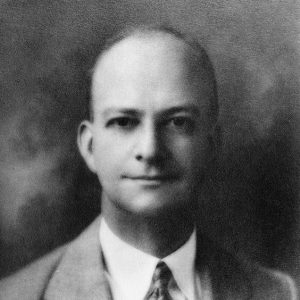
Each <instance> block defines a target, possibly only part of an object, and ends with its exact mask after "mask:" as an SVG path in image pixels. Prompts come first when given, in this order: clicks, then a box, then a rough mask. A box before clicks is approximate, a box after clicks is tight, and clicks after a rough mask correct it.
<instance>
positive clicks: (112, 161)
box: [93, 139, 124, 178]
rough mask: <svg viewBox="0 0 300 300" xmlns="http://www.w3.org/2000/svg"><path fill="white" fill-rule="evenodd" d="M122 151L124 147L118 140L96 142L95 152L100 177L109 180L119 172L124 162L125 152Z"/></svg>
mask: <svg viewBox="0 0 300 300" xmlns="http://www.w3.org/2000/svg"><path fill="white" fill-rule="evenodd" d="M122 150H124V147H122V144H121V143H120V142H118V141H116V140H114V141H113V140H111V139H101V140H100V139H99V140H95V143H94V148H93V152H94V158H95V164H96V168H97V173H98V176H99V177H101V178H107V177H110V176H113V174H114V173H116V172H117V171H118V169H119V168H120V167H121V165H122V161H123V160H124V151H122Z"/></svg>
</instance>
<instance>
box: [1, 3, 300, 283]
mask: <svg viewBox="0 0 300 300" xmlns="http://www.w3.org/2000/svg"><path fill="white" fill-rule="evenodd" d="M299 8H300V6H299V3H298V1H292V0H285V1H279V0H273V1H271V0H270V1H267V0H265V1H262V0H260V1H258V0H257V1H249V0H247V1H246V0H228V1H225V0H223V1H222V0H213V1H196V0H191V1H179V0H155V1H154V0H150V1H149V0H134V1H130V0H126V1H125V0H124V1H117V0H115V1H112V0H109V1H108V0H107V1H99V0H85V1H70V0H65V1H55V0H53V1H46V0H31V1H23V0H18V1H5V0H1V1H0V42H1V43H0V138H1V144H0V192H1V193H0V253H1V256H0V270H1V271H0V276H4V275H5V274H8V273H10V272H12V271H14V270H16V269H17V268H19V267H21V266H22V265H24V264H25V263H27V262H29V261H31V260H33V259H34V258H36V257H38V256H40V255H42V254H43V253H45V252H47V251H49V250H50V249H52V248H54V247H55V246H57V245H59V244H61V243H63V242H65V241H66V240H69V239H71V238H72V237H74V236H75V235H76V234H77V233H78V232H79V231H81V230H82V229H83V228H84V227H85V226H86V225H87V224H88V223H90V222H91V221H92V219H93V218H94V217H95V216H96V215H97V214H98V213H99V211H100V200H99V185H98V184H97V181H96V180H95V178H94V177H93V176H92V175H91V174H89V173H88V172H87V170H86V168H85V167H84V164H83V162H82V160H81V159H80V158H79V155H78V152H77V150H76V145H75V138H76V129H77V128H76V127H77V124H78V122H79V120H80V119H81V118H82V117H83V115H84V104H85V101H86V99H87V97H88V82H87V80H86V78H85V76H84V75H85V73H86V71H87V70H88V69H89V68H90V67H91V66H92V64H93V62H94V59H95V56H96V55H97V53H98V52H99V50H100V49H101V45H102V44H103V41H104V39H105V38H106V37H107V36H109V35H110V34H111V33H113V32H115V31H116V30H118V29H120V28H121V27H122V26H124V25H125V24H135V23H149V22H164V23H168V24H172V25H175V26H176V27H177V28H179V29H181V30H184V31H186V32H189V33H192V34H193V35H194V36H196V37H197V38H198V39H199V41H200V42H201V43H202V44H203V45H204V46H205V47H206V49H207V50H208V52H209V54H210V56H211V59H212V61H213V64H214V66H215V69H216V73H217V80H218V85H219V98H220V99H219V101H220V125H221V126H222V131H223V143H222V151H221V153H220V157H219V162H218V165H217V167H216V170H215V171H214V172H212V174H211V175H210V176H208V180H207V183H206V185H205V188H204V189H203V193H202V195H201V197H200V198H201V199H200V207H201V211H200V214H199V223H200V225H201V228H202V229H203V231H205V232H207V233H209V235H210V236H211V237H212V238H213V239H215V240H217V241H219V242H220V243H221V244H223V245H225V246H226V247H227V248H229V249H231V250H232V251H234V252H238V253H241V254H245V255H247V256H248V257H250V258H252V259H255V260H258V261H260V262H261V263H262V264H264V265H267V266H271V267H276V268H279V269H281V270H285V271H287V272H289V273H290V274H292V275H293V276H294V277H295V278H296V279H297V281H298V284H300V263H299V262H298V261H299V250H300V237H299V234H300V218H299V214H300V202H299V200H300V199H299V125H298V123H299V122H298V121H299V116H300V114H299V112H300V111H299V90H300V85H299V78H300V77H299V70H300V68H299V54H300V44H299V43H300V41H299V34H300V28H299V26H300V24H299V20H300V19H299V13H300V11H299Z"/></svg>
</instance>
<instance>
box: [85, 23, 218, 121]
mask: <svg viewBox="0 0 300 300" xmlns="http://www.w3.org/2000/svg"><path fill="white" fill-rule="evenodd" d="M170 78H173V79H174V80H173V81H172V80H166V79H170ZM128 80H130V83H133V84H131V88H130V89H128V88H127V89H126V90H127V93H132V94H134V93H135V89H134V87H135V86H136V87H137V88H138V87H139V86H140V85H141V84H143V85H147V86H148V87H149V88H150V89H151V85H153V84H161V85H167V84H168V83H170V82H176V81H177V82H179V81H181V82H182V83H184V85H185V87H186V89H190V92H191V93H198V92H199V101H200V102H201V99H200V98H201V94H202V95H203V93H205V94H206V97H205V98H206V99H208V100H209V101H208V103H204V102H203V103H201V104H203V107H204V106H206V108H207V109H205V110H204V111H205V113H206V115H207V116H208V117H209V120H210V122H209V123H212V124H214V123H215V121H216V118H217V112H218V105H217V92H216V83H215V77H214V71H213V67H212V65H211V63H210V60H209V58H208V56H207V54H206V52H205V51H204V49H203V48H202V47H201V46H200V45H199V44H198V43H197V42H195V41H194V40H191V39H189V38H188V37H186V36H183V35H182V34H181V33H179V32H177V31H175V30H173V29H170V28H162V27H138V28H133V29H130V30H125V31H123V32H121V33H120V34H119V35H117V36H116V37H114V38H113V39H111V40H110V41H109V42H108V43H107V45H106V47H105V49H104V51H103V52H102V53H101V54H100V56H99V57H98V59H97V61H96V64H95V67H94V69H93V74H92V86H91V98H92V101H91V103H90V115H91V119H93V115H94V113H95V111H97V103H98V102H99V101H101V100H102V99H105V98H109V99H114V97H116V96H117V95H115V96H114V92H115V90H116V89H115V87H116V86H118V87H120V85H127V84H128ZM174 89H176V87H174ZM124 90H125V89H124ZM198 90H199V91H198ZM200 90H201V92H200ZM128 96H130V95H128ZM206 102H207V101H206Z"/></svg>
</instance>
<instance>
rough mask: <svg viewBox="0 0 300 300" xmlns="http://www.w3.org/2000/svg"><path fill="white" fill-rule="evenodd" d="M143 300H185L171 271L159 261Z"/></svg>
mask: <svg viewBox="0 0 300 300" xmlns="http://www.w3.org/2000/svg"><path fill="white" fill-rule="evenodd" d="M144 300H187V299H186V297H184V295H183V294H182V292H181V291H180V289H179V287H178V285H177V283H176V281H175V279H174V277H173V275H172V272H171V270H170V269H169V267H168V266H167V265H166V263H164V262H163V261H159V262H158V263H157V265H156V268H155V270H154V274H153V277H152V282H151V285H150V288H149V290H148V292H147V294H146V297H145V298H144Z"/></svg>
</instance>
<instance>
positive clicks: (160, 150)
mask: <svg viewBox="0 0 300 300" xmlns="http://www.w3.org/2000/svg"><path fill="white" fill-rule="evenodd" d="M164 152H165V151H164V147H163V143H162V140H161V137H160V134H159V130H158V128H155V126H153V125H147V126H145V127H144V128H143V130H142V132H141V134H140V136H139V138H138V141H137V144H136V147H135V158H136V159H137V160H138V161H145V162H147V163H153V162H156V161H160V160H161V159H163V157H164Z"/></svg>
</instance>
